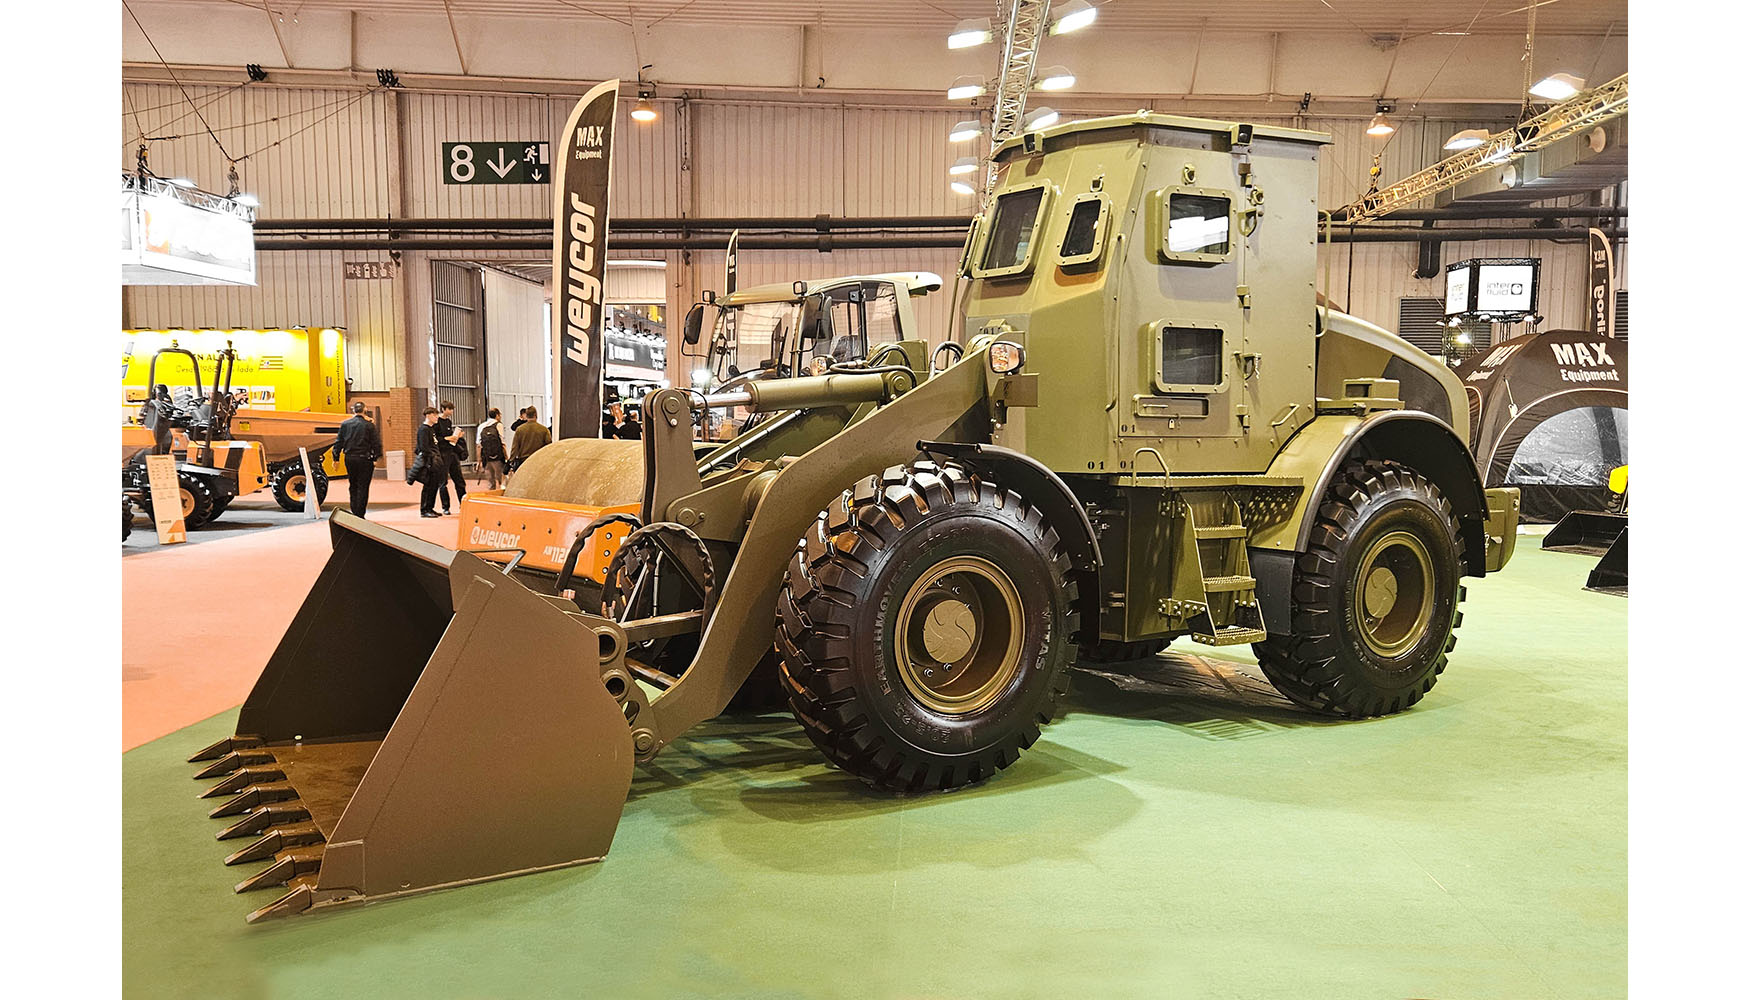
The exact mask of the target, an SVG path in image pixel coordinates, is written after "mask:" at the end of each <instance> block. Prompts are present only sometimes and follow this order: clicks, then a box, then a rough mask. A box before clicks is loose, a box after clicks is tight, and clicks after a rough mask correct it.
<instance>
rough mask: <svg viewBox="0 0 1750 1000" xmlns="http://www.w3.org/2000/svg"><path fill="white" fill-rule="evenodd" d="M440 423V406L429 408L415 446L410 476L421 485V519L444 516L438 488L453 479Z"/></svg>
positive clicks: (410, 480)
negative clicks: (445, 453)
mask: <svg viewBox="0 0 1750 1000" xmlns="http://www.w3.org/2000/svg"><path fill="white" fill-rule="evenodd" d="M437 423H438V411H437V407H435V406H428V407H426V408H425V423H423V424H420V425H419V441H418V443H417V444H415V445H414V459H413V470H412V472H411V474H410V475H409V476H408V482H415V481H417V482H418V483H419V484H420V486H419V516H420V517H442V516H443V515H442V514H439V513H438V512H437V506H436V505H437V495H438V487H439V486H440V485H442V484H443V482H444V481H445V480H446V479H448V478H449V469H448V468H447V467H446V466H445V464H444V454H443V439H442V438H440V437H438V432H437Z"/></svg>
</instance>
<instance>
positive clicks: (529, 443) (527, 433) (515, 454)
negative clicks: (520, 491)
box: [510, 406, 553, 472]
mask: <svg viewBox="0 0 1750 1000" xmlns="http://www.w3.org/2000/svg"><path fill="white" fill-rule="evenodd" d="M523 412H524V413H526V414H528V419H527V420H525V421H523V422H522V426H520V427H518V428H517V429H516V433H515V434H513V435H512V436H511V440H510V468H511V471H512V472H515V471H516V470H517V468H518V467H519V466H521V465H522V464H523V463H524V462H526V461H528V460H529V456H530V455H533V454H534V453H535V452H537V451H540V450H541V449H542V448H545V447H547V446H548V445H549V444H552V443H553V434H552V432H551V431H549V430H547V428H546V426H545V425H543V424H542V423H541V422H540V421H539V420H536V419H535V408H534V407H532V406H531V407H529V408H528V409H526V410H524V411H523Z"/></svg>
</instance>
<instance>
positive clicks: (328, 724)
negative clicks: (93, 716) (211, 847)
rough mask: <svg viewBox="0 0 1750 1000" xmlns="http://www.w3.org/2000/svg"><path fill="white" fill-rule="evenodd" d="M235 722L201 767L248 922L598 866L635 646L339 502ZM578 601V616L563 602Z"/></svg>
mask: <svg viewBox="0 0 1750 1000" xmlns="http://www.w3.org/2000/svg"><path fill="white" fill-rule="evenodd" d="M330 528H331V531H332V535H333V544H334V552H333V555H331V556H330V557H329V560H328V564H327V566H325V567H324V568H323V570H322V574H321V576H320V577H318V578H317V581H316V585H315V586H314V587H313V588H312V589H311V591H310V594H309V596H308V597H306V598H305V599H304V604H303V606H302V607H301V608H300V609H299V610H298V613H297V616H296V617H295V618H293V620H292V624H291V627H290V628H288V629H287V630H286V634H285V637H284V638H282V639H281V640H280V643H279V646H278V648H277V649H275V650H274V653H273V656H272V657H271V658H270V659H269V660H268V663H267V666H266V668H265V669H263V670H262V673H261V677H260V679H258V680H257V681H256V683H255V687H254V689H253V690H252V691H251V692H250V694H249V698H248V700H247V701H245V702H244V703H243V707H242V709H241V711H240V712H239V713H238V716H237V730H236V735H235V736H232V737H230V738H228V739H225V740H220V741H219V742H218V743H215V744H214V745H212V746H210V747H208V748H206V749H205V750H202V751H201V752H200V753H197V754H195V755H194V756H193V757H191V758H190V761H191V762H193V761H211V763H210V764H209V765H208V766H207V767H205V768H204V769H203V770H202V771H201V772H200V773H199V774H197V775H196V777H197V778H203V779H210V778H217V779H219V780H218V782H217V783H216V784H214V785H212V786H211V787H209V788H207V789H206V791H205V793H204V794H203V795H202V797H203V798H218V799H220V804H219V805H218V807H217V808H216V809H214V810H212V813H211V815H212V816H213V817H215V818H221V817H222V818H225V820H226V823H227V825H226V826H225V828H224V829H222V830H220V831H218V833H217V836H218V838H219V839H220V840H229V839H233V838H242V837H248V838H251V839H249V840H246V841H242V842H241V843H243V844H245V845H246V846H243V847H241V849H239V850H237V851H235V852H234V853H232V854H231V855H230V856H229V857H227V858H226V859H225V863H226V864H228V865H243V864H251V863H263V864H261V865H260V866H259V867H258V868H256V869H255V870H254V871H253V872H251V873H250V875H249V876H248V877H247V878H245V879H244V880H243V881H242V882H240V883H239V884H238V885H237V891H238V892H246V891H249V890H254V889H264V888H269V887H276V886H277V887H284V889H285V892H284V894H283V895H282V896H280V897H279V898H278V899H276V900H275V901H273V902H271V903H268V904H267V905H265V906H262V907H261V908H259V909H257V910H255V911H254V912H253V913H251V914H250V915H249V920H250V921H252V922H253V921H255V920H259V919H261V918H263V917H270V916H281V915H290V914H295V913H300V912H303V911H305V910H309V909H312V908H316V907H324V906H335V905H342V904H349V903H360V902H369V901H373V900H379V899H385V898H389V897H394V896H400V895H406V894H409V893H415V892H422V891H425V890H428V889H436V888H441V887H445V886H452V885H463V884H467V883H471V882H480V881H484V880H487V879H494V878H502V877H505V876H509V875H520V874H525V873H528V872H535V871H542V870H546V869H551V868H559V867H563V866H566V865H575V864H582V863H585V862H589V861H598V860H600V859H601V858H602V856H603V855H605V854H606V853H607V850H608V846H609V844H610V843H612V841H613V836H614V828H615V827H616V826H617V825H618V824H619V821H620V811H621V808H622V807H623V805H624V803H625V799H626V795H627V792H628V791H629V790H630V787H631V781H632V762H633V750H632V737H631V734H630V732H629V729H628V726H627V721H626V716H625V715H624V714H622V712H623V710H622V708H621V705H620V703H619V702H618V701H616V698H615V696H614V695H612V694H610V693H609V691H608V689H607V688H606V687H604V683H603V677H604V673H606V672H609V671H614V672H616V677H617V676H618V673H617V671H618V670H619V669H620V668H621V667H622V666H623V662H622V658H623V656H624V650H625V645H626V644H625V642H624V634H623V633H622V632H620V630H619V627H618V626H617V625H616V624H615V623H613V622H611V621H608V620H606V619H602V618H597V617H595V616H591V615H584V614H579V613H577V612H576V609H575V607H574V606H571V605H569V604H568V603H564V602H559V601H556V600H555V599H552V598H548V597H544V596H542V595H540V594H537V593H535V592H533V591H531V590H529V589H528V588H526V587H524V586H523V585H522V584H520V583H517V582H516V581H515V580H513V579H511V578H510V577H507V576H505V575H503V574H502V573H501V572H500V571H499V570H498V569H497V568H496V567H493V566H490V565H488V564H487V563H485V562H482V561H481V560H480V559H479V558H477V557H475V556H472V555H470V554H468V553H466V552H456V551H452V550H450V549H446V548H444V547H442V546H440V545H434V544H432V543H430V542H426V541H423V540H421V539H418V538H414V537H413V536H411V535H406V534H403V533H402V532H399V531H395V530H393V529H390V528H385V527H383V526H381V525H377V524H372V523H370V522H368V521H365V520H362V519H360V518H356V517H353V516H352V515H350V514H347V513H344V512H337V513H335V514H334V515H333V517H332V519H331V521H330ZM567 608H569V609H570V610H569V611H568V610H567Z"/></svg>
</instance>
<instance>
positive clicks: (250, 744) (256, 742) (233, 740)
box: [188, 736, 261, 764]
mask: <svg viewBox="0 0 1750 1000" xmlns="http://www.w3.org/2000/svg"><path fill="white" fill-rule="evenodd" d="M258 746H261V740H260V738H258V737H255V736H227V737H225V738H224V739H222V740H220V741H218V742H217V743H214V744H213V745H211V746H209V747H207V748H206V749H204V750H201V751H199V752H197V753H196V754H195V755H194V756H193V757H190V758H189V759H188V762H189V763H190V764H195V763H199V762H200V761H203V760H217V759H218V758H220V757H223V756H225V755H226V754H228V753H230V752H231V751H233V750H253V749H255V748H256V747H258Z"/></svg>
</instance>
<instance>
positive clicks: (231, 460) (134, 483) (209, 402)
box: [122, 346, 268, 537]
mask: <svg viewBox="0 0 1750 1000" xmlns="http://www.w3.org/2000/svg"><path fill="white" fill-rule="evenodd" d="M164 354H170V355H176V354H181V355H185V356H187V357H188V358H189V360H190V362H191V363H193V362H195V356H194V354H193V352H191V351H188V350H185V349H183V348H180V347H175V346H171V347H167V348H163V349H162V350H160V351H158V352H157V353H156V354H154V355H153V357H152V361H151V364H150V366H149V369H148V370H149V373H150V375H151V377H152V378H153V379H154V381H153V383H152V384H153V385H154V386H156V387H157V388H156V390H155V391H154V395H153V396H152V398H150V399H148V400H147V401H146V402H145V403H144V404H143V405H142V406H141V407H140V423H139V425H138V426H135V427H126V428H123V429H122V495H123V496H124V497H127V498H129V499H130V500H131V501H137V502H138V503H139V505H140V506H141V507H142V508H143V509H144V510H145V511H146V513H147V514H149V515H150V514H152V513H153V501H152V491H151V489H150V486H149V484H148V481H147V479H148V477H147V474H146V462H145V456H146V455H148V454H156V455H173V456H175V458H176V480H177V488H178V492H179V493H180V494H181V499H182V520H183V523H184V524H185V525H186V526H187V528H188V529H189V530H193V529H195V528H199V527H201V526H202V525H204V524H206V523H207V522H209V521H212V520H213V519H214V518H216V517H218V516H219V515H220V514H223V513H224V512H225V508H226V507H228V506H230V504H231V501H232V500H235V499H236V498H237V497H239V496H242V495H244V494H247V493H254V492H255V491H256V490H259V489H261V488H262V487H264V486H266V485H267V482H268V468H267V459H266V450H265V449H264V448H263V446H262V444H261V442H259V441H249V440H236V439H233V438H232V437H231V433H230V425H231V422H232V419H233V415H234V412H235V411H234V410H233V409H232V405H231V403H232V401H231V397H230V395H229V394H228V388H229V379H228V378H227V379H226V387H225V388H224V389H221V387H220V384H219V382H218V381H216V380H215V381H214V383H213V385H212V392H211V393H210V394H207V393H204V392H203V391H202V387H201V380H200V368H199V366H198V364H196V365H195V368H194V383H195V384H194V393H193V395H192V396H185V397H183V399H182V401H181V402H180V403H179V401H178V400H177V397H175V396H174V395H173V394H172V393H171V391H170V387H169V386H168V385H165V384H162V383H158V382H157V381H156V377H157V373H158V358H159V355H164ZM230 360H231V359H230V357H229V356H228V352H222V353H221V357H220V358H219V367H218V368H216V369H215V374H216V373H217V372H219V371H225V372H226V373H227V375H228V373H229V362H230ZM124 537H125V536H124Z"/></svg>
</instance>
